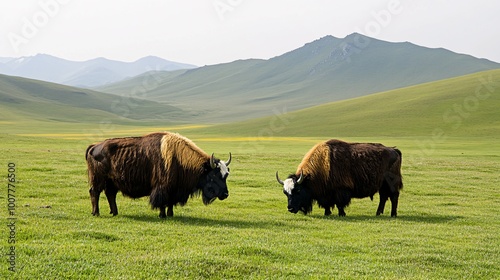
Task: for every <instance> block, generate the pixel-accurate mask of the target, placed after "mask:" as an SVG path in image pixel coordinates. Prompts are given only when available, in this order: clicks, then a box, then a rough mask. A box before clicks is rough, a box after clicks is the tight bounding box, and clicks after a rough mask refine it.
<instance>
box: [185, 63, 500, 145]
mask: <svg viewBox="0 0 500 280" xmlns="http://www.w3.org/2000/svg"><path fill="white" fill-rule="evenodd" d="M498 108H500V69H497V70H489V71H483V72H478V73H474V74H469V75H465V76H460V77H454V78H449V79H445V80H440V81H435V82H430V83H425V84H419V85H416V86H411V87H406V88H400V89H395V90H391V91H386V92H380V93H377V94H371V95H367V96H362V97H359V98H353V99H349V100H342V101H336V102H332V103H326V104H322V105H319V106H314V107H310V108H306V109H303V110H299V111H294V112H285V113H286V114H278V115H275V116H269V117H263V118H258V119H252V120H247V121H242V122H234V123H229V124H220V125H216V126H212V127H209V128H204V129H203V133H204V135H205V136H207V135H215V136H216V135H229V136H238V137H243V138H244V137H249V138H253V139H259V137H301V136H307V137H322V138H325V137H327V138H328V137H330V138H331V137H370V138H372V139H373V138H376V137H410V139H412V138H414V139H415V143H416V145H419V146H421V148H422V151H423V152H428V151H427V150H426V149H433V143H436V144H437V143H443V142H444V141H446V140H447V139H449V138H451V137H477V138H478V139H482V138H490V139H491V138H493V139H498V138H499V137H500V114H499V112H498ZM280 113H282V112H280ZM186 133H195V131H192V132H186ZM248 146H249V148H254V147H255V144H252V143H250V144H249V145H248Z"/></svg>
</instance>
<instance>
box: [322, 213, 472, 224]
mask: <svg viewBox="0 0 500 280" xmlns="http://www.w3.org/2000/svg"><path fill="white" fill-rule="evenodd" d="M318 217H319V218H322V219H328V220H339V221H343V222H360V221H369V222H377V221H405V222H416V223H431V224H441V223H447V222H451V221H456V220H459V219H463V218H464V217H463V216H457V215H436V214H418V215H400V216H398V217H396V218H393V217H391V216H388V215H382V216H375V215H350V216H349V215H347V216H345V217H339V216H337V215H331V216H318Z"/></svg>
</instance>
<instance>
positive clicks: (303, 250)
mask: <svg viewBox="0 0 500 280" xmlns="http://www.w3.org/2000/svg"><path fill="white" fill-rule="evenodd" d="M33 102H35V101H33ZM35 103H36V102H35ZM0 105H1V106H2V107H1V109H2V110H1V111H0V117H1V119H0V143H1V144H0V168H1V169H2V171H0V174H1V177H0V182H2V190H1V191H0V200H1V205H3V206H2V210H1V211H0V213H1V219H2V224H3V226H2V229H1V230H0V236H1V237H0V243H1V244H2V246H1V247H0V255H2V260H1V262H0V279H205V278H212V279H231V278H233V279H498V275H500V265H499V264H498V263H499V262H498V260H499V259H500V234H499V231H500V177H499V175H498V171H499V170H500V141H499V139H500V133H499V131H500V115H499V112H498V108H500V71H498V70H494V71H488V72H483V73H477V74H473V75H469V76H464V77H459V78H455V79H450V80H446V81H439V82H435V83H431V84H424V85H419V86H415V87H409V88H404V89H400V90H396V91H389V92H384V93H380V94H375V95H370V96H366V97H363V98H356V99H352V100H346V101H340V102H335V103H331V104H325V105H322V106H318V107H314V108H310V109H306V110H301V111H297V112H287V110H286V106H285V105H284V107H283V108H276V111H273V112H271V113H270V115H272V114H274V115H272V116H270V117H267V118H261V119H255V120H250V121H245V122H240V123H229V124H224V125H214V126H212V125H207V124H201V125H198V124H197V125H177V126H174V125H172V124H171V123H153V122H149V123H147V122H142V123H140V122H134V121H132V120H128V121H123V122H120V121H115V119H112V118H111V119H107V118H106V115H96V116H94V117H93V118H91V119H89V120H86V121H81V120H78V119H75V117H73V118H72V120H73V121H72V122H69V121H61V120H64V119H65V118H61V119H47V118H45V117H44V116H45V115H40V116H39V117H36V118H35V117H33V116H28V115H25V114H21V113H19V112H21V111H16V108H15V106H14V105H9V103H3V104H0ZM21 105H22V103H19V104H18V105H16V106H21ZM28 105H30V106H32V105H33V104H32V103H28ZM40 107H43V104H42V105H40ZM3 109H5V110H3ZM69 111H71V110H70V109H68V112H69ZM144 111H146V110H145V109H144ZM46 113H47V114H48V113H50V112H46ZM44 114H45V113H44ZM96 120H97V121H96ZM164 130H168V131H173V132H179V133H181V134H183V135H184V136H186V137H188V138H190V139H192V140H193V141H194V142H195V143H197V145H198V146H200V147H201V148H202V149H203V150H205V151H206V152H207V153H212V152H214V153H215V154H216V156H218V157H220V158H222V159H224V160H225V159H226V158H227V156H228V153H229V152H231V153H232V154H233V161H232V163H231V175H230V176H229V179H228V188H229V193H230V195H229V198H228V199H226V200H224V201H218V200H217V201H214V203H213V204H211V205H209V206H205V205H203V203H202V201H201V198H200V197H197V198H193V199H191V200H189V201H188V203H187V204H186V205H185V206H184V207H176V208H174V217H171V218H167V219H165V220H162V219H159V218H158V214H159V213H158V211H157V210H155V211H153V210H151V208H150V206H149V204H148V199H147V198H141V199H136V200H132V199H129V198H126V197H123V196H121V195H119V196H118V197H117V204H118V211H119V215H118V216H116V217H112V216H111V215H109V214H107V213H108V211H107V210H108V209H109V208H108V204H107V201H106V198H105V195H104V194H102V195H101V201H100V207H101V216H100V217H93V216H92V215H91V203H90V198H89V193H88V189H89V186H88V184H87V175H86V163H85V157H84V152H85V149H86V147H87V146H88V145H89V144H90V143H93V142H95V141H99V140H103V139H106V138H110V137H119V136H129V135H144V134H147V133H149V132H154V131H164ZM329 138H340V139H343V140H346V141H359V142H381V143H383V144H385V145H387V146H397V147H398V148H399V149H400V150H401V151H402V153H403V164H402V172H403V177H404V178H403V180H404V189H403V191H402V193H401V195H400V203H399V208H398V217H397V218H391V217H390V216H389V214H388V213H389V207H390V203H388V204H387V205H386V213H385V214H384V215H382V216H379V217H376V216H375V212H376V208H377V206H378V196H375V197H374V201H371V200H370V199H369V198H365V199H353V201H352V203H351V205H350V206H349V207H347V208H346V213H347V216H346V217H338V216H336V215H333V216H329V217H325V216H323V210H322V209H319V208H318V207H317V206H314V208H313V212H312V213H311V214H309V215H303V214H300V213H299V214H296V215H293V214H290V213H288V211H287V200H286V197H285V195H284V194H283V192H282V187H281V186H280V185H279V184H278V183H277V182H276V180H275V172H276V171H279V172H280V175H281V176H282V177H285V176H286V175H287V174H289V173H292V172H294V171H295V170H296V167H297V165H298V164H299V163H300V161H301V159H302V157H303V156H304V154H305V153H306V152H307V151H308V150H309V149H310V148H311V147H312V146H313V145H314V144H315V143H317V142H319V141H324V140H326V139H329ZM12 164H15V172H14V174H15V176H16V182H15V188H13V187H9V185H8V184H9V180H8V178H9V177H8V176H9V174H12V172H11V171H13V170H10V171H9V165H10V166H12ZM9 189H15V193H11V195H15V208H14V209H12V208H9V199H11V200H12V199H13V198H12V196H11V197H9V196H8V194H9ZM333 213H336V211H335V210H334V211H333ZM11 218H15V220H14V221H15V228H10V227H9V225H11V222H12V221H13V220H12V219H11ZM12 241H15V243H12ZM12 252H14V254H15V264H14V265H15V270H16V271H15V272H11V271H9V268H11V267H12V264H11V263H9V260H10V258H11V257H10V256H9V255H10V254H11V253H12Z"/></svg>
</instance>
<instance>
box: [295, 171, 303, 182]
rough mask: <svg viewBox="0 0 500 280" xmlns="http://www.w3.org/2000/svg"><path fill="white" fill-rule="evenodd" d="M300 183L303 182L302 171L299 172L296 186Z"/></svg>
mask: <svg viewBox="0 0 500 280" xmlns="http://www.w3.org/2000/svg"><path fill="white" fill-rule="evenodd" d="M302 181H304V174H303V172H302V170H300V176H299V179H297V184H299V185H300V184H302Z"/></svg>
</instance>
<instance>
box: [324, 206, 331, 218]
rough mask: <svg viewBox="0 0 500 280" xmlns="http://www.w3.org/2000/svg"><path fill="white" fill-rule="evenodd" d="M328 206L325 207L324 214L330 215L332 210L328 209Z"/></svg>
mask: <svg viewBox="0 0 500 280" xmlns="http://www.w3.org/2000/svg"><path fill="white" fill-rule="evenodd" d="M330 208H331V207H330V206H327V207H325V216H330V215H331V214H332V210H330Z"/></svg>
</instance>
